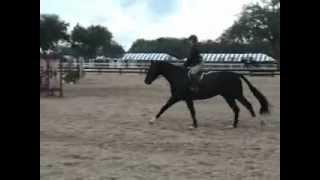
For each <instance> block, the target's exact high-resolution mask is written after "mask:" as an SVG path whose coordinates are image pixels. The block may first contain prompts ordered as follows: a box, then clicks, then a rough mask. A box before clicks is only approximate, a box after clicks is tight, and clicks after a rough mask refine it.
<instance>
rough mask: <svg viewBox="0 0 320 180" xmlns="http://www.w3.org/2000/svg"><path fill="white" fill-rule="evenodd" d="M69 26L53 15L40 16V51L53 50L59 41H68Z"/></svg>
mask: <svg viewBox="0 0 320 180" xmlns="http://www.w3.org/2000/svg"><path fill="white" fill-rule="evenodd" d="M68 26H69V24H68V23H66V22H64V21H62V20H60V18H59V17H58V16H57V15H54V14H42V15H40V47H41V49H42V50H45V51H46V50H49V49H53V48H55V46H56V45H57V43H58V42H59V41H60V40H65V41H68V40H69V36H68V33H67V28H68Z"/></svg>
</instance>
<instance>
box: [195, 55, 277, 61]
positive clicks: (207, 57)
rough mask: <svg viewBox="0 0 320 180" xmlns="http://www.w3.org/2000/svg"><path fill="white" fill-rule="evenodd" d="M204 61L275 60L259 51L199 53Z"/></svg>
mask: <svg viewBox="0 0 320 180" xmlns="http://www.w3.org/2000/svg"><path fill="white" fill-rule="evenodd" d="M201 56H202V58H203V60H204V61H205V62H241V61H242V60H245V59H247V60H248V59H249V60H252V61H255V62H274V61H275V60H274V59H273V58H272V57H270V56H267V55H265V54H261V53H248V54H229V53H228V54H223V53H217V54H201Z"/></svg>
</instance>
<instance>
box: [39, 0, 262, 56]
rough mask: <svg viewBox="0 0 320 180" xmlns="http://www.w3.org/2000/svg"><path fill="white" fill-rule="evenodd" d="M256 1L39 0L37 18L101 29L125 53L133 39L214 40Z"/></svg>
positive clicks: (70, 27) (72, 25) (71, 26)
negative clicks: (55, 17)
mask: <svg viewBox="0 0 320 180" xmlns="http://www.w3.org/2000/svg"><path fill="white" fill-rule="evenodd" d="M258 1H259V0H40V14H57V15H58V16H59V17H60V19H62V20H64V21H66V22H68V23H69V24H70V26H69V31H71V30H72V28H73V27H74V26H75V25H76V24H77V23H79V24H80V25H82V26H85V27H88V26H90V25H102V26H105V27H107V28H108V30H109V31H110V32H111V33H112V34H113V39H114V40H115V41H116V42H118V43H119V44H120V45H122V46H123V47H124V49H125V50H128V49H129V48H130V47H131V45H132V43H133V42H134V41H135V40H137V39H140V38H141V39H147V40H151V39H157V38H159V37H175V38H186V37H188V36H190V35H191V34H196V35H197V36H198V38H199V40H200V41H202V40H209V39H211V40H215V39H216V38H218V37H219V36H220V35H221V34H222V33H223V31H224V30H226V29H227V28H228V27H230V26H231V25H232V24H233V22H234V21H235V20H236V19H237V18H238V17H239V14H240V13H241V10H242V8H243V6H244V5H246V4H249V3H252V2H258Z"/></svg>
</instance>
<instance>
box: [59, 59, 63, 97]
mask: <svg viewBox="0 0 320 180" xmlns="http://www.w3.org/2000/svg"><path fill="white" fill-rule="evenodd" d="M59 69H60V75H59V76H60V88H59V90H60V94H59V95H60V97H63V83H62V80H63V74H62V73H63V71H62V63H61V59H60V60H59Z"/></svg>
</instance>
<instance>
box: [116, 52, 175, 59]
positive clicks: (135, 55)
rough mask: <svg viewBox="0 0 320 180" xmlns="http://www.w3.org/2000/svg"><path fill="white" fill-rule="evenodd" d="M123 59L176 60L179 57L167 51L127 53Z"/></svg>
mask: <svg viewBox="0 0 320 180" xmlns="http://www.w3.org/2000/svg"><path fill="white" fill-rule="evenodd" d="M121 60H128V61H130V60H131V61H132V60H133V61H174V60H177V58H175V57H173V56H170V55H169V54H166V53H126V54H125V55H124V56H123V57H122V58H121Z"/></svg>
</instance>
